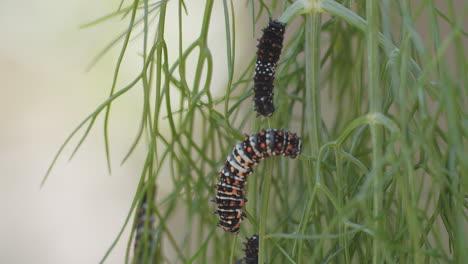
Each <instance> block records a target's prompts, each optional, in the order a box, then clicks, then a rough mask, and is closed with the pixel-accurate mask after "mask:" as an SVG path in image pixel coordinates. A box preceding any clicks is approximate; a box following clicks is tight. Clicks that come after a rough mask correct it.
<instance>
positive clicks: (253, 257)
mask: <svg viewBox="0 0 468 264" xmlns="http://www.w3.org/2000/svg"><path fill="white" fill-rule="evenodd" d="M244 245H245V249H244V252H245V259H244V260H245V264H258V235H253V236H252V237H251V238H247V243H244Z"/></svg>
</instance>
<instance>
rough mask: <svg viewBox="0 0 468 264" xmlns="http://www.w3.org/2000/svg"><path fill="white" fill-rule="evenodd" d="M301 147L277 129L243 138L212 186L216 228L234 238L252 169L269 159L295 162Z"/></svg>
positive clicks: (298, 140)
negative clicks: (274, 157) (282, 158)
mask: <svg viewBox="0 0 468 264" xmlns="http://www.w3.org/2000/svg"><path fill="white" fill-rule="evenodd" d="M301 146H302V142H301V139H300V138H299V137H298V136H297V135H296V134H295V133H291V132H289V131H285V130H276V129H269V130H266V131H265V130H263V131H262V132H260V133H256V134H252V135H250V136H248V135H246V137H245V139H244V141H242V142H239V143H237V144H236V145H235V147H234V149H233V151H232V153H231V154H229V156H228V157H227V159H226V163H225V165H224V167H223V169H221V171H220V172H219V176H220V181H219V183H218V184H217V185H215V186H214V187H215V188H216V190H217V193H216V199H214V200H213V201H214V202H216V203H217V204H218V210H216V211H215V214H218V216H219V223H218V226H219V227H221V228H222V229H223V230H224V231H227V232H231V233H233V234H237V233H238V232H239V226H240V223H241V222H242V220H243V218H244V217H245V215H244V213H243V212H242V207H243V206H244V203H245V202H246V201H247V200H246V199H245V198H244V197H245V191H244V186H245V184H246V183H247V178H248V177H249V176H250V174H252V172H253V167H255V165H257V164H258V163H259V162H260V161H261V160H262V159H265V158H268V157H271V156H277V155H283V156H289V157H291V158H295V157H296V156H297V155H298V154H299V153H300V152H301Z"/></svg>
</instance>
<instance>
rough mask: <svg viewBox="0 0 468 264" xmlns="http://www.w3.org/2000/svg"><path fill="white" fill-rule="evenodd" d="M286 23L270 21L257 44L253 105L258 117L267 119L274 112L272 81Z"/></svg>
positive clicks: (281, 47)
mask: <svg viewBox="0 0 468 264" xmlns="http://www.w3.org/2000/svg"><path fill="white" fill-rule="evenodd" d="M285 27H286V23H282V22H280V21H278V20H271V19H270V23H268V26H267V27H266V28H264V29H263V36H262V38H261V39H260V40H259V42H258V46H257V47H258V51H257V62H256V66H255V77H254V83H255V85H254V93H255V95H254V98H253V101H254V104H255V111H257V113H258V114H257V116H258V115H263V116H266V117H269V116H271V115H273V112H275V107H274V105H273V94H274V93H273V87H274V85H273V81H274V79H275V70H276V65H277V62H278V60H279V58H280V55H281V50H282V49H283V39H284V29H285Z"/></svg>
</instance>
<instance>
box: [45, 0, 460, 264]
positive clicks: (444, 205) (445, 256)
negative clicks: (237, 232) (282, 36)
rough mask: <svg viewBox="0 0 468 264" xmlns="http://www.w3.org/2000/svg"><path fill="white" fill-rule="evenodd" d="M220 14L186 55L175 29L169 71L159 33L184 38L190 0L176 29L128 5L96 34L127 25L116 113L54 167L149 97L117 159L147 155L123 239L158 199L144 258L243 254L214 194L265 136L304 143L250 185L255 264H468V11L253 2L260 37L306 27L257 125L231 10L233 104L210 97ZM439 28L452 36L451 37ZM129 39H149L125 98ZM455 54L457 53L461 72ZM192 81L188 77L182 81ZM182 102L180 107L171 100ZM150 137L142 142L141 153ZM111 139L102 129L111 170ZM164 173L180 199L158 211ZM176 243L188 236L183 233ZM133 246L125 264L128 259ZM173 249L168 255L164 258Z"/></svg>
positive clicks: (297, 34)
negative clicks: (280, 27)
mask: <svg viewBox="0 0 468 264" xmlns="http://www.w3.org/2000/svg"><path fill="white" fill-rule="evenodd" d="M214 2H215V1H214V0H207V1H206V2H205V3H204V4H205V7H204V12H205V13H204V17H203V22H202V24H201V25H200V33H199V36H198V38H196V39H195V40H193V42H192V44H191V45H189V46H188V47H187V48H185V49H184V48H183V46H182V39H183V37H184V34H183V32H184V30H186V29H184V28H182V26H179V39H180V42H179V46H178V47H177V49H178V57H179V58H178V59H177V61H176V62H175V63H172V64H171V63H170V61H169V59H168V50H169V49H172V48H173V47H168V46H167V45H166V41H165V34H166V32H165V29H166V25H167V23H168V22H170V23H178V24H179V25H182V20H183V18H184V16H185V12H188V11H187V9H186V6H185V3H184V2H183V1H180V2H178V3H177V5H174V6H171V8H178V17H177V18H173V17H171V18H169V17H168V16H166V14H167V9H168V8H169V7H168V4H169V1H153V2H151V1H139V0H135V1H133V2H132V3H131V4H129V5H128V6H124V5H123V1H122V4H121V6H120V8H119V9H118V11H116V12H114V13H112V14H110V15H108V16H105V17H103V18H102V19H98V20H97V21H95V22H93V23H90V24H89V25H94V24H96V23H98V22H100V21H102V20H106V19H110V18H113V17H118V16H122V17H123V18H126V19H128V20H129V27H128V29H127V31H126V33H125V34H124V35H122V38H121V39H122V41H123V45H122V50H121V53H120V57H119V61H118V63H117V67H116V71H115V78H114V83H113V85H112V89H111V95H110V97H109V99H107V100H106V101H105V102H103V104H102V105H101V106H99V107H98V108H97V109H96V111H95V112H93V113H92V114H91V115H90V116H89V117H88V118H86V119H85V120H84V121H83V122H82V123H81V124H80V125H79V126H78V128H77V129H76V130H74V132H73V133H72V134H71V135H70V137H69V139H67V141H66V142H65V143H64V145H63V146H62V147H61V148H60V150H59V152H58V154H57V156H56V157H55V159H54V162H55V160H56V159H57V157H58V156H59V155H60V152H61V151H62V149H63V147H64V146H65V145H66V144H67V143H68V141H69V140H70V139H71V138H72V137H73V136H74V135H75V133H76V132H77V131H78V130H80V129H85V131H86V132H85V135H84V136H83V138H82V139H81V140H80V142H79V144H78V146H77V147H76V149H78V148H79V146H80V144H81V143H82V142H83V140H84V139H85V138H86V136H87V135H88V132H89V131H90V129H91V128H92V127H93V125H94V121H95V120H96V118H97V117H98V116H99V115H100V114H104V115H105V120H104V123H105V124H107V122H108V117H109V113H110V109H111V104H112V102H113V101H114V100H116V99H118V98H119V97H120V96H122V95H124V94H125V93H126V92H127V91H129V90H131V89H135V88H137V87H142V88H143V91H144V93H143V95H144V96H143V111H142V116H141V125H140V129H139V132H138V133H137V136H136V138H135V141H134V143H133V145H132V147H131V148H130V151H129V152H128V154H127V155H125V158H124V161H125V160H126V158H127V157H128V156H129V155H131V153H132V152H133V150H134V149H135V146H136V145H137V144H138V143H140V142H144V144H146V145H147V150H148V151H147V155H146V160H145V161H144V164H145V166H144V168H143V171H142V172H141V180H140V184H139V186H138V189H137V191H136V195H135V199H134V201H133V204H132V208H131V210H130V212H129V214H128V217H127V219H126V220H125V224H124V226H123V228H122V231H123V229H124V228H132V226H134V225H135V223H133V224H132V223H131V221H130V219H131V217H132V215H133V214H132V212H133V211H134V210H135V208H136V207H137V204H138V203H139V201H141V199H142V197H143V195H144V194H145V193H148V194H150V195H153V194H154V193H156V196H157V198H158V199H157V202H154V203H151V204H150V210H148V213H147V214H155V215H156V221H155V222H156V226H155V228H154V230H151V229H149V228H148V230H149V231H148V232H152V238H153V239H152V241H149V239H148V238H149V235H146V236H143V243H142V244H141V245H142V246H141V248H139V249H138V250H139V252H142V254H143V259H144V260H145V261H149V260H150V259H151V260H154V263H161V262H167V263H176V262H177V263H232V262H233V260H234V259H236V258H237V257H239V256H240V255H241V250H240V247H239V246H237V244H238V243H239V240H240V239H239V237H238V236H231V235H230V234H227V233H224V232H222V231H221V230H219V229H217V228H216V227H215V224H216V222H217V217H216V216H214V215H213V214H212V211H213V210H214V209H215V206H214V205H212V204H210V203H209V202H208V201H209V200H210V199H211V198H212V197H213V196H214V190H213V189H212V188H211V187H210V186H211V185H212V184H214V183H216V182H217V171H218V169H219V168H220V167H221V165H222V163H223V162H224V159H225V158H224V157H225V155H227V153H229V151H230V148H231V147H232V145H233V144H234V143H235V142H236V141H238V140H241V139H242V133H243V132H246V133H250V132H257V131H259V130H260V129H261V128H287V129H289V130H293V131H296V132H298V134H299V135H302V140H303V142H304V147H303V154H304V155H303V156H302V157H301V158H300V160H295V161H290V160H287V159H281V158H274V159H271V160H268V161H266V162H265V163H263V164H261V165H259V166H258V169H256V172H255V173H254V175H252V177H250V180H249V185H248V187H247V196H248V199H249V202H248V203H247V205H246V209H247V215H248V219H247V220H245V222H244V223H243V225H242V227H241V234H242V235H248V236H250V235H252V234H253V233H257V232H258V233H259V234H260V251H259V259H260V260H259V263H370V262H372V263H382V262H388V263H448V262H454V263H462V261H463V259H465V260H466V259H468V256H467V249H468V246H467V245H468V244H467V237H468V236H467V232H466V228H467V226H468V221H467V214H466V212H467V209H468V202H467V188H468V177H467V174H468V149H467V147H466V140H467V133H468V122H467V111H466V110H467V109H468V108H467V103H468V100H467V99H468V98H467V96H468V94H467V88H466V87H467V86H466V84H467V74H466V73H467V72H468V71H467V66H468V64H467V61H466V58H465V54H464V47H465V46H466V37H467V35H468V34H467V33H466V32H465V31H463V22H464V18H465V14H466V12H467V11H468V4H467V3H461V4H460V3H457V2H456V1H450V0H448V1H443V3H441V2H442V1H434V0H421V1H418V2H417V3H415V2H413V1H409V0H403V1H391V0H383V1H372V0H368V1H357V2H356V3H353V2H351V1H339V2H335V1H332V0H321V1H320V0H316V1H313V0H309V1H306V0H304V1H303V0H299V1H296V2H294V3H293V2H292V1H275V0H273V1H271V2H269V3H266V2H264V1H259V2H258V3H254V1H246V2H247V3H248V5H249V8H250V10H251V20H252V26H254V25H255V24H260V25H261V26H264V24H266V21H267V19H268V16H271V15H272V14H274V13H279V12H280V13H281V14H282V15H281V17H280V20H282V21H283V22H292V21H297V24H296V25H297V26H289V27H288V28H287V32H288V37H287V38H286V46H285V48H284V50H283V54H282V57H281V60H280V65H279V68H278V70H277V74H276V88H275V89H276V90H275V94H276V97H275V105H276V107H277V110H276V112H275V114H274V115H273V117H272V118H269V119H264V118H256V117H255V114H254V113H253V112H252V111H251V109H252V103H251V97H252V91H251V87H252V85H253V82H252V76H253V67H254V62H255V58H254V54H252V59H251V61H250V63H249V64H248V65H243V66H242V67H241V68H242V69H245V70H244V71H242V72H236V69H235V67H234V65H235V59H236V57H237V56H238V55H237V54H236V27H235V25H236V20H238V19H239V18H244V17H242V16H241V14H236V13H235V11H234V8H233V5H234V4H239V3H238V1H227V0H224V1H223V5H224V16H225V21H224V23H225V29H226V36H225V39H226V43H227V45H226V57H227V58H226V60H227V65H228V77H227V82H226V87H225V92H224V93H223V94H222V95H221V96H213V93H212V87H211V78H212V76H211V75H212V72H213V68H214V67H215V66H216V65H215V62H214V60H213V57H212V54H211V52H210V46H212V45H214V44H213V43H208V41H207V34H208V29H209V28H210V19H211V15H212V12H213V4H214ZM455 4H458V5H459V6H460V7H459V8H458V9H457V8H456V7H455ZM417 23H424V26H423V27H417V26H416V24H417ZM441 24H443V26H444V27H445V28H447V30H444V31H443V32H442V31H441V27H442V25H441ZM421 28H423V29H426V30H427V32H421ZM155 29H157V31H156V35H155V37H154V39H151V38H150V36H151V33H150V32H152V31H151V30H153V31H154V30H155ZM135 30H139V31H141V33H142V37H141V38H142V39H143V48H142V52H141V58H142V61H143V64H142V70H141V73H140V74H139V75H138V76H137V77H136V78H135V79H134V81H133V82H131V83H130V84H129V85H128V86H126V87H124V88H121V89H120V90H116V88H117V87H116V80H117V77H118V74H119V67H120V64H121V61H122V58H123V57H124V55H126V52H125V51H126V47H127V45H128V43H129V41H130V36H131V34H132V33H133V32H134V31H135ZM133 34H135V33H133ZM256 35H257V36H258V35H259V34H258V32H257V34H256ZM141 38H139V39H141ZM114 43H116V42H114ZM448 53H452V54H455V57H454V59H453V60H451V59H449V57H447V54H448ZM188 58H192V59H193V58H195V59H196V60H197V63H196V67H195V68H194V69H192V68H187V60H188ZM187 72H191V73H194V78H193V79H189V78H188V77H187ZM174 96H178V98H179V99H178V104H174V103H173V101H171V99H173V98H174ZM171 102H172V103H171ZM325 106H326V107H325ZM325 110H326V111H325ZM163 112H166V114H167V115H166V114H162V113H163ZM85 126H87V127H86V128H85ZM166 126H167V127H168V130H169V132H167V131H165V130H166ZM194 131H200V132H199V133H194ZM144 133H146V134H147V135H148V140H143V138H142V136H143V134H144ZM107 135H108V131H107V125H105V139H106V141H105V142H106V150H107V155H108V156H109V151H108V145H109V143H108V139H107ZM52 165H53V164H52ZM109 167H110V164H109ZM51 168H52V166H51ZM49 171H50V169H49ZM49 171H48V172H47V175H48V173H49ZM162 172H164V173H165V174H169V175H170V176H171V178H172V183H173V188H172V191H171V193H169V194H167V195H164V196H162V197H161V195H160V194H159V193H158V192H156V190H155V187H156V186H158V182H159V179H160V177H162V176H161V175H162ZM180 210H182V211H185V218H184V219H183V223H181V224H179V225H177V226H171V225H169V223H168V222H169V221H173V220H174V219H176V218H177V217H176V212H178V211H180ZM129 223H130V224H129ZM146 227H149V223H146ZM180 230H182V232H183V235H182V236H177V235H175V234H174V232H175V231H180ZM121 234H122V232H120V233H119V235H118V236H117V238H116V240H115V242H114V244H113V245H112V246H111V248H110V249H109V252H107V254H106V255H105V257H104V259H103V261H104V260H105V258H106V256H107V255H108V254H109V253H110V251H111V250H112V248H113V246H114V245H115V243H117V242H118V241H119V239H120V237H121ZM131 239H132V238H131V237H130V241H131ZM130 241H129V246H128V250H127V260H126V261H127V262H130V261H131V256H132V254H133V253H132V252H130V251H131V250H130V249H132V247H131V244H130ZM149 242H151V243H149ZM161 245H162V246H161ZM167 248H170V249H171V250H173V251H174V252H175V255H173V256H169V255H167ZM133 262H136V259H134V260H133Z"/></svg>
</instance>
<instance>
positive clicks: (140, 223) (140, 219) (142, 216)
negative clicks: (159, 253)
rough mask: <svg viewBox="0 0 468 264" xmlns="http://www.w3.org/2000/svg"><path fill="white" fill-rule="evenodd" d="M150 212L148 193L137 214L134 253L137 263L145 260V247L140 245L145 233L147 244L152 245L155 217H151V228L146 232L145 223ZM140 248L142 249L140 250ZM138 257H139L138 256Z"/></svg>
mask: <svg viewBox="0 0 468 264" xmlns="http://www.w3.org/2000/svg"><path fill="white" fill-rule="evenodd" d="M148 210H149V206H148V195H147V193H145V194H144V196H143V198H142V201H141V205H140V208H139V209H138V212H137V219H136V225H135V244H134V252H135V258H136V259H137V262H136V263H138V264H139V263H143V262H142V261H143V260H142V258H143V252H144V248H143V247H144V246H143V245H141V246H140V244H141V243H142V242H143V241H142V239H143V236H144V235H145V233H147V235H148V240H147V243H148V245H151V243H152V241H153V222H154V215H151V216H149V217H150V218H149V219H148V221H149V228H148V229H147V230H145V221H146V220H147V217H148V216H147V215H146V212H147V211H148ZM139 248H140V249H139ZM137 255H138V256H137Z"/></svg>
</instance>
